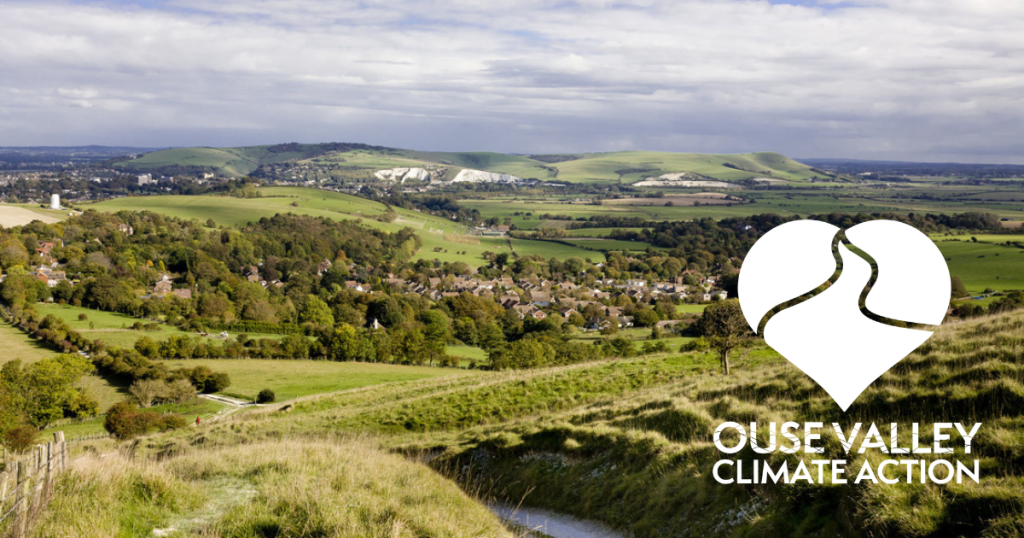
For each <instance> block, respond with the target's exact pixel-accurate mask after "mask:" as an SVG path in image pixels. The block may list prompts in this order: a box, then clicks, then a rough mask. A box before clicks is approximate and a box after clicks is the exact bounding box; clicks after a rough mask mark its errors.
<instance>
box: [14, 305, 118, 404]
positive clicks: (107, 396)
mask: <svg viewBox="0 0 1024 538" xmlns="http://www.w3.org/2000/svg"><path fill="white" fill-rule="evenodd" d="M0 350H3V351H2V353H0V365H3V364H4V363H7V362H9V361H13V360H20V361H21V362H22V365H26V364H30V363H33V362H36V361H39V360H42V359H45V358H47V357H53V356H55V355H56V354H57V353H56V352H55V351H52V350H50V349H49V348H46V347H43V346H41V345H39V344H38V343H37V342H36V341H35V340H33V339H32V338H30V337H29V336H28V335H26V334H25V333H23V332H21V330H20V329H18V328H17V327H15V326H13V325H11V324H10V323H7V322H6V321H0ZM81 387H82V388H85V389H86V390H88V391H89V394H91V395H92V397H93V398H95V399H96V401H98V402H99V404H100V408H104V409H105V408H106V407H109V406H111V405H113V404H115V403H117V402H119V401H121V399H122V398H123V396H124V394H125V387H122V386H120V385H117V384H114V383H111V382H110V381H108V380H106V379H104V378H102V377H100V376H98V375H87V376H85V377H83V378H82V381H81Z"/></svg>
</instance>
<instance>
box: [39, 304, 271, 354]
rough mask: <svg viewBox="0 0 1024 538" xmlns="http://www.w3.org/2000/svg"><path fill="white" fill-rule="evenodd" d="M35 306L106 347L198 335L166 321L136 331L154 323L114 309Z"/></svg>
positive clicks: (231, 333) (257, 336) (234, 334)
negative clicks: (138, 324) (136, 327)
mask: <svg viewBox="0 0 1024 538" xmlns="http://www.w3.org/2000/svg"><path fill="white" fill-rule="evenodd" d="M36 308H37V309H38V310H39V313H40V314H43V315H44V316H45V315H48V314H52V315H54V316H57V317H59V318H61V319H63V320H64V321H65V322H67V324H68V326H69V327H71V328H72V329H73V330H75V331H77V332H79V333H81V334H82V336H84V337H86V338H88V339H89V340H101V341H103V343H104V344H106V345H107V346H116V347H123V348H131V347H134V346H135V342H136V341H137V340H138V339H139V338H141V337H142V336H148V337H150V338H152V339H153V340H156V341H158V342H159V341H161V340H166V339H167V338H170V337H171V336H175V335H178V336H196V337H198V336H199V335H198V334H196V333H193V332H188V331H183V330H181V329H179V328H177V327H175V326H174V325H168V324H166V323H158V326H159V328H160V330H159V331H136V330H133V329H131V328H130V327H131V326H132V325H133V324H134V323H135V322H141V323H142V324H147V323H153V322H151V321H149V320H145V319H139V318H135V317H132V316H129V315H128V314H120V313H117V312H104V311H102V310H93V309H91V308H84V307H80V306H72V305H60V304H54V303H49V304H42V303H41V304H37V305H36ZM80 314H85V315H86V317H87V319H85V320H79V319H78V316H79V315H80ZM239 334H242V333H239V332H236V331H229V332H228V336H229V337H231V338H237V337H238V335H239ZM245 334H247V335H248V336H249V338H251V339H254V340H259V339H261V338H270V339H273V340H280V339H281V338H284V335H280V334H263V333H245ZM213 340H214V341H215V342H220V341H221V340H220V339H219V338H213Z"/></svg>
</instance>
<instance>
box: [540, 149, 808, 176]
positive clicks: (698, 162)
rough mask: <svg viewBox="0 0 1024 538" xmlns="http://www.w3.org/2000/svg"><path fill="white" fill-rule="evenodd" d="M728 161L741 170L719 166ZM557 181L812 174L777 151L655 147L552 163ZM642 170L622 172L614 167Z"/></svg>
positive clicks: (805, 167) (806, 168)
mask: <svg viewBox="0 0 1024 538" xmlns="http://www.w3.org/2000/svg"><path fill="white" fill-rule="evenodd" d="M726 163H729V164H732V165H734V166H737V167H739V168H743V170H737V169H735V168H728V167H726V166H723V165H724V164H726ZM552 166H554V167H555V168H557V169H558V172H559V173H558V177H557V179H558V181H569V182H573V183H576V182H600V183H617V182H618V181H619V178H620V177H621V178H622V181H623V182H625V183H632V182H635V181H639V180H640V179H642V178H643V177H645V176H660V175H662V174H667V173H673V172H692V173H697V174H701V175H704V176H708V177H712V178H715V179H719V180H722V181H738V180H742V179H749V178H754V177H773V178H778V179H784V180H788V181H797V182H799V181H802V180H805V179H808V178H810V177H811V176H813V175H815V174H814V173H813V172H811V170H810V167H809V166H807V165H804V164H801V163H798V162H796V161H794V160H792V159H790V158H788V157H785V156H783V155H779V154H778V153H771V152H762V153H744V154H728V155H714V154H701V153H668V152H655V151H619V152H613V153H595V154H589V155H586V156H585V157H584V158H582V159H577V160H574V161H566V162H561V163H556V164H554V165H552ZM620 170H644V171H642V172H641V171H636V172H629V173H624V174H622V175H621V176H620V174H619V173H617V172H616V171H620Z"/></svg>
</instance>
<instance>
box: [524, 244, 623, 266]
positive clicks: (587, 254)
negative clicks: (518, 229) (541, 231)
mask: <svg viewBox="0 0 1024 538" xmlns="http://www.w3.org/2000/svg"><path fill="white" fill-rule="evenodd" d="M512 246H513V247H515V250H516V254H519V255H520V256H525V255H528V254H533V255H537V256H543V257H544V258H558V259H560V260H564V259H566V258H572V257H578V258H583V259H584V260H586V259H589V260H590V261H592V262H595V263H597V262H603V261H604V260H605V256H604V253H602V252H595V251H593V250H587V249H583V248H579V247H573V246H569V245H563V244H561V243H555V242H553V241H534V240H529V239H513V240H512Z"/></svg>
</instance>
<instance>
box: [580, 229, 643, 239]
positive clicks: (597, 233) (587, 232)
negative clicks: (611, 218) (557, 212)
mask: <svg viewBox="0 0 1024 538" xmlns="http://www.w3.org/2000/svg"><path fill="white" fill-rule="evenodd" d="M613 230H625V231H627V232H639V231H640V230H643V228H577V229H575V230H571V229H566V230H565V235H566V236H567V237H607V236H608V235H609V234H611V233H612V231H613Z"/></svg>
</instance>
